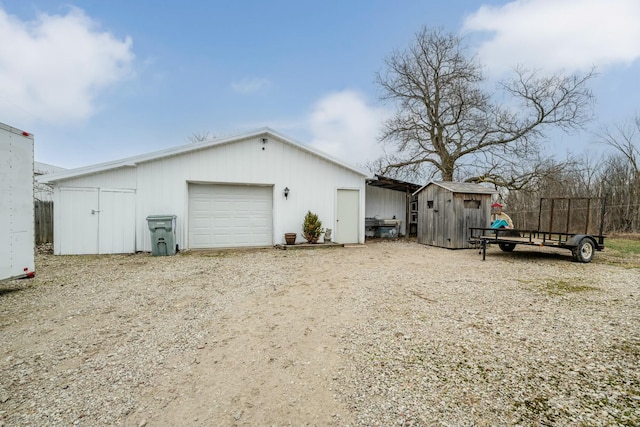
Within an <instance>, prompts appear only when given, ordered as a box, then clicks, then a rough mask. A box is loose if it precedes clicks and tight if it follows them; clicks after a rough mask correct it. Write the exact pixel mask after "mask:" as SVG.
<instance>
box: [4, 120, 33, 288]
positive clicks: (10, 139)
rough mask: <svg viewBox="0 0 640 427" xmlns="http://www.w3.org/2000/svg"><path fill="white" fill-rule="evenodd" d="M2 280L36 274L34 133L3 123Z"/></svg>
mask: <svg viewBox="0 0 640 427" xmlns="http://www.w3.org/2000/svg"><path fill="white" fill-rule="evenodd" d="M0 227H2V230H3V233H2V241H0V281H2V280H7V279H16V278H22V277H32V276H33V275H34V274H35V226H34V209H33V135H31V134H30V133H28V132H24V131H21V130H19V129H16V128H13V127H11V126H7V125H5V124H4V123H0Z"/></svg>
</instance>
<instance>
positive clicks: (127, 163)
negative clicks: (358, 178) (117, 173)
mask: <svg viewBox="0 0 640 427" xmlns="http://www.w3.org/2000/svg"><path fill="white" fill-rule="evenodd" d="M259 136H263V137H271V138H277V139H279V140H280V141H283V142H285V143H287V144H290V145H293V146H295V147H297V148H299V149H301V150H304V151H307V152H309V153H312V154H315V155H316V156H318V157H320V158H323V159H325V160H327V161H329V162H332V163H335V164H337V165H339V166H342V167H343V168H345V169H348V170H350V171H352V172H355V173H357V174H358V175H362V176H365V177H366V176H368V175H369V174H368V173H367V172H364V171H362V170H360V169H358V168H356V167H354V166H351V165H349V164H347V163H345V162H343V161H341V160H338V159H336V158H334V157H332V156H330V155H329V154H326V153H323V152H321V151H319V150H316V149H315V148H312V147H309V146H308V145H304V144H302V143H299V142H297V141H295V140H293V139H291V138H289V137H286V136H283V135H282V134H280V133H278V132H276V131H274V130H273V129H271V128H269V127H264V128H260V129H257V130H254V131H251V132H247V133H242V134H238V135H234V136H231V137H226V138H212V139H208V140H205V141H200V142H196V143H193V144H185V145H180V146H177V147H172V148H167V149H165V150H160V151H156V152H152V153H147V154H141V155H138V156H133V157H128V158H125V159H121V160H114V161H110V162H105V163H99V164H95V165H90V166H84V167H80V168H76V169H70V170H67V171H62V172H57V173H52V174H48V175H43V176H40V177H37V178H36V179H37V181H38V182H42V183H48V182H57V181H63V180H66V179H69V178H77V177H79V176H84V175H91V174H95V173H99V172H104V171H108V170H113V169H118V168H123V167H136V166H137V165H138V164H139V163H144V162H151V161H154V160H158V159H162V158H166V157H171V156H177V155H180V154H183V153H189V152H192V151H198V150H204V149H207V148H210V147H215V146H220V145H223V144H231V143H233V142H236V141H240V140H246V139H249V138H255V137H259Z"/></svg>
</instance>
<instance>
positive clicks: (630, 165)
mask: <svg viewBox="0 0 640 427" xmlns="http://www.w3.org/2000/svg"><path fill="white" fill-rule="evenodd" d="M597 137H598V141H600V142H601V143H603V144H605V145H608V146H610V147H613V148H614V149H615V151H616V153H615V154H613V155H611V156H609V157H608V158H606V159H605V162H604V165H605V167H604V169H605V173H603V175H602V189H603V192H604V193H605V194H606V195H607V196H608V198H609V203H610V205H611V206H610V209H609V212H610V215H609V216H608V218H607V224H608V226H609V229H611V230H614V231H623V232H638V231H639V230H640V115H637V116H636V117H635V118H634V119H633V120H632V121H628V122H626V123H624V124H619V125H616V126H615V127H614V128H613V129H611V128H607V129H605V130H604V131H603V132H601V133H600V134H598V135H597Z"/></svg>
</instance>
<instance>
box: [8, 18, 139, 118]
mask: <svg viewBox="0 0 640 427" xmlns="http://www.w3.org/2000/svg"><path fill="white" fill-rule="evenodd" d="M0 40H3V42H2V43H0V100H2V99H3V100H4V101H5V102H0V116H3V117H7V118H11V119H12V120H27V121H32V120H44V121H49V122H53V121H61V122H69V121H75V120H82V119H85V118H88V117H90V116H91V115H92V114H93V113H94V112H95V110H96V106H95V102H96V97H97V96H98V94H99V92H100V90H101V89H104V88H106V87H107V86H109V85H111V84H113V83H116V82H118V81H120V80H122V79H124V78H126V77H128V76H129V75H130V67H131V64H132V62H133V60H134V54H133V52H132V41H131V39H130V38H129V37H127V38H125V39H124V40H118V39H117V38H115V37H114V36H113V35H111V34H110V33H108V32H104V31H100V30H99V29H98V28H97V24H96V23H95V22H94V21H93V20H92V19H91V18H89V17H88V16H87V15H85V14H84V12H83V11H82V10H80V9H77V8H71V9H70V10H69V11H68V13H67V14H66V15H48V14H44V13H43V14H39V15H38V17H37V19H36V20H34V21H32V22H25V21H21V20H20V19H18V18H16V17H14V16H11V15H8V14H7V13H6V12H5V11H4V10H2V9H0Z"/></svg>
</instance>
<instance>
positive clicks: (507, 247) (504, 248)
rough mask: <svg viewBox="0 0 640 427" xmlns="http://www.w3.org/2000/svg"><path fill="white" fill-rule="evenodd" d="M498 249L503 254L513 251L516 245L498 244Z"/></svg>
mask: <svg viewBox="0 0 640 427" xmlns="http://www.w3.org/2000/svg"><path fill="white" fill-rule="evenodd" d="M498 247H499V248H500V250H501V251H503V252H513V250H514V249H515V248H516V244H515V243H498Z"/></svg>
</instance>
